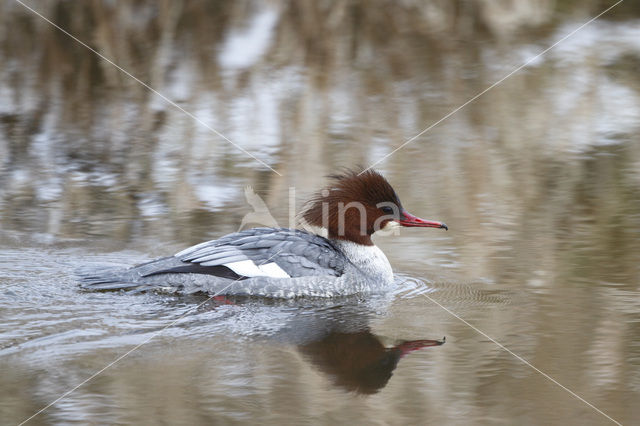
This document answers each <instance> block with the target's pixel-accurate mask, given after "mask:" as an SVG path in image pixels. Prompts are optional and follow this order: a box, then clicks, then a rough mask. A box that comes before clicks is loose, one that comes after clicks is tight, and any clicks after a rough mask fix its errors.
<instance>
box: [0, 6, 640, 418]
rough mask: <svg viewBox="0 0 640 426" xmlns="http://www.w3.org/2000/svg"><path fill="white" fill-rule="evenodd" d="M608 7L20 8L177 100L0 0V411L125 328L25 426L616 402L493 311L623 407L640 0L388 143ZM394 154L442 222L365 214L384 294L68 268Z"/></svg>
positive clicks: (14, 410) (633, 347)
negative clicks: (383, 231) (107, 278)
mask: <svg viewBox="0 0 640 426" xmlns="http://www.w3.org/2000/svg"><path fill="white" fill-rule="evenodd" d="M507 3H508V2H507ZM609 4H612V3H606V2H605V3H603V4H600V2H589V3H585V2H570V1H559V2H547V1H538V0H530V1H526V2H513V3H512V5H511V6H512V7H506V6H505V7H502V8H498V7H497V6H492V3H490V2H463V3H460V4H457V3H450V2H442V4H440V3H437V2H433V3H429V4H428V5H422V4H421V3H420V4H419V3H415V4H414V3H412V2H403V3H402V5H400V6H396V7H394V8H389V7H387V6H388V5H386V4H382V3H381V4H380V5H378V7H372V6H371V5H370V4H368V3H364V2H343V3H335V4H334V3H331V2H311V3H308V4H306V3H304V4H303V3H298V2H291V3H288V2H280V1H273V2H268V3H259V2H255V3H254V2H207V3H205V2H202V3H201V2H184V3H183V2H166V3H160V4H157V3H156V2H135V3H122V4H121V3H118V4H117V5H116V4H113V3H111V2H91V3H85V2H60V1H49V2H44V3H34V4H33V6H34V7H37V8H38V11H39V12H41V13H42V14H43V15H44V16H46V17H47V18H49V19H51V20H53V21H55V22H56V23H58V24H59V25H61V26H63V27H64V28H65V29H67V30H68V31H70V32H71V33H73V34H74V35H75V36H77V37H78V38H80V39H81V40H83V41H86V42H87V43H89V44H90V45H91V46H92V47H94V48H95V49H97V50H98V51H99V52H100V53H102V54H103V55H105V56H107V57H109V58H110V59H111V60H113V61H114V62H115V63H117V64H118V65H120V66H122V67H123V68H125V69H126V70H127V71H129V72H131V73H132V74H133V75H135V76H136V77H138V78H140V79H141V80H142V81H144V82H146V83H148V84H149V85H150V86H152V87H153V88H155V89H156V90H158V91H159V92H161V93H162V94H163V95H165V96H166V97H167V98H169V99H170V100H171V101H172V102H174V103H175V105H172V104H170V103H167V102H166V101H165V100H163V99H162V98H160V97H158V96H157V95H155V94H153V93H151V92H150V91H149V90H147V89H145V88H144V87H142V86H141V85H139V84H138V83H136V82H135V81H134V80H132V79H131V78H130V77H128V76H126V75H124V74H123V73H121V72H120V71H118V70H117V69H116V68H114V67H113V65H111V64H109V63H107V62H105V61H103V60H101V59H100V58H98V57H97V56H96V55H95V54H93V53H91V52H90V51H88V50H87V49H86V48H85V47H83V46H81V45H80V44H78V43H76V42H74V41H73V40H71V39H70V38H69V37H68V36H66V35H64V34H62V33H61V32H60V31H58V30H56V29H55V28H53V27H52V26H50V25H49V24H47V23H46V22H44V21H43V20H42V19H40V18H38V17H37V16H35V15H33V14H32V13H31V12H29V11H28V10H26V9H24V8H23V7H22V6H20V5H19V4H17V3H14V2H4V3H2V4H0V64H1V65H0V271H2V273H1V275H0V323H1V324H2V327H0V371H2V373H1V374H0V418H2V419H3V421H2V422H3V424H5V423H6V424H18V423H20V422H22V421H23V420H25V419H27V418H29V417H30V416H31V415H33V414H34V413H36V412H37V411H38V410H39V409H40V408H42V407H44V406H46V405H47V404H49V403H50V402H52V401H54V400H56V399H57V398H58V397H60V396H61V395H63V394H64V393H65V392H68V391H69V390H71V389H73V388H74V387H75V386H77V385H78V384H80V383H82V382H83V381H84V380H86V379H87V378H89V377H91V376H92V375H93V374H94V373H96V372H98V371H99V370H101V369H102V368H104V367H105V366H107V365H109V364H110V363H111V362H113V361H114V360H116V359H117V358H118V357H120V356H121V355H124V354H126V353H127V352H128V351H130V350H131V349H134V348H135V347H136V346H137V345H140V344H142V346H141V347H139V348H138V349H136V350H135V351H133V352H132V353H131V354H129V355H127V356H126V357H125V358H123V359H122V360H121V361H119V362H117V363H116V364H114V365H113V366H111V367H109V368H108V369H107V370H105V371H104V372H102V373H101V374H99V375H97V376H96V377H95V378H93V379H92V380H90V381H88V382H87V383H85V384H84V385H83V386H81V387H79V388H78V389H77V390H75V391H74V392H72V393H70V394H68V395H67V396H66V397H65V398H64V399H62V400H60V401H58V402H56V403H55V404H54V405H52V406H51V407H49V408H48V409H47V410H45V411H44V412H42V413H41V414H39V415H38V416H37V417H34V418H33V419H32V420H30V422H29V424H69V423H78V424H84V423H112V424H113V423H115V424H139V423H162V422H165V423H170V424H186V425H193V424H211V423H216V424H227V423H235V422H247V423H249V422H250V423H255V422H256V421H260V422H263V423H265V424H276V423H277V424H280V423H282V422H284V421H286V422H294V423H308V422H313V423H329V422H336V423H347V422H352V423H354V424H358V423H367V424H371V423H375V424H378V423H379V424H441V423H444V424H470V423H478V424H496V423H502V424H607V423H610V421H609V420H608V419H607V418H606V417H605V416H603V415H602V414H600V413H598V412H597V411H596V410H594V409H593V408H591V407H589V406H588V405H587V404H585V403H584V402H582V401H580V400H578V399H576V398H575V397H574V396H572V395H571V394H570V393H568V392H567V391H566V390H564V389H562V388H561V387H559V386H558V385H556V384H554V383H553V382H551V381H549V380H548V379H547V378H545V377H544V376H542V375H541V374H539V373H538V372H536V371H535V370H534V369H532V368H531V367H529V366H527V365H525V364H524V363H523V362H521V361H520V360H518V359H517V358H515V357H514V356H512V355H511V354H509V353H507V352H506V351H504V350H503V349H501V348H500V347H499V346H498V345H496V344H495V343H494V342H493V341H492V340H490V339H489V338H487V336H490V337H491V339H495V340H496V341H498V342H500V343H502V344H503V345H505V346H506V347H507V348H509V349H510V350H511V351H513V352H514V353H516V354H517V355H519V356H521V357H522V358H524V359H526V360H527V361H528V362H530V363H531V364H532V365H534V366H535V367H536V368H538V369H540V370H541V371H543V372H545V373H546V374H548V375H549V376H551V377H553V378H554V379H555V380H557V381H558V382H559V383H561V384H562V385H563V386H566V387H567V388H568V389H571V390H572V391H573V392H575V393H576V394H578V395H580V396H581V397H582V398H584V399H585V400H587V401H588V402H589V403H591V404H593V405H594V406H595V407H597V408H598V409H600V410H602V411H603V412H604V413H606V414H607V415H609V416H611V417H612V418H614V419H616V420H617V421H620V422H622V423H624V424H633V423H634V420H635V419H638V418H640V412H639V410H640V409H639V408H638V407H639V405H638V403H637V402H638V401H639V400H640V368H639V367H640V345H639V344H638V342H640V329H639V328H638V323H639V318H638V312H640V297H639V287H638V286H639V284H640V140H638V134H640V79H639V77H638V76H639V75H640V74H638V72H637V70H638V68H639V66H640V42H639V40H640V10H638V8H637V6H636V5H635V4H633V2H624V3H622V4H621V5H619V6H617V7H616V8H614V9H613V10H612V11H611V12H610V13H608V14H607V15H605V16H604V17H603V18H601V19H599V20H597V21H596V22H594V23H593V24H590V25H589V26H587V27H585V28H583V29H582V30H580V31H579V32H578V33H576V34H575V36H572V37H571V38H569V39H567V40H565V41H563V42H561V43H560V44H559V45H558V46H557V48H554V49H553V50H551V51H549V52H548V53H547V54H545V55H543V56H542V57H540V58H538V59H536V60H535V61H533V62H531V63H530V64H529V65H527V66H526V67H524V68H523V69H522V70H520V71H519V72H518V73H516V74H514V75H513V76H512V77H510V78H509V79H507V80H505V81H504V82H503V83H501V84H500V85H499V86H497V87H495V88H494V89H492V90H490V91H489V92H487V93H486V94H484V95H483V96H482V97H480V98H478V99H477V100H476V101H474V102H472V103H470V104H469V105H467V106H466V107H464V108H463V109H461V110H459V111H458V112H456V113H455V114H454V115H452V116H451V117H449V118H447V119H446V120H444V121H442V122H441V123H439V124H438V125H437V126H435V127H433V128H432V129H430V130H429V131H428V132H426V133H424V134H423V135H421V136H420V137H418V138H416V139H415V140H413V141H412V142H411V143H409V144H407V145H406V146H405V147H403V148H402V149H400V150H398V151H397V152H395V153H393V155H390V156H389V157H387V158H385V156H386V155H387V154H391V153H392V152H393V150H394V149H395V148H397V147H399V146H400V145H401V144H403V143H404V142H405V141H407V140H408V139H410V138H412V137H413V136H415V135H417V134H419V133H420V132H421V131H422V130H424V129H425V128H427V127H428V126H430V125H431V124H433V123H436V122H437V121H438V120H440V119H441V118H442V117H444V116H445V115H447V114H448V113H449V112H451V111H453V110H454V109H455V108H457V107H459V106H460V105H462V104H464V103H465V102H466V101H467V100H469V99H471V98H472V97H473V96H475V95H476V94H478V93H480V92H481V91H482V90H484V89H485V88H487V87H489V86H490V85H491V84H493V83H494V82H496V81H498V80H499V79H500V78H502V77H504V76H505V75H507V74H508V73H509V72H511V71H513V70H514V69H515V68H517V67H518V66H520V65H521V64H522V63H524V62H525V61H526V60H528V59H529V58H531V57H533V56H534V55H536V54H538V53H539V52H541V51H542V50H544V49H545V48H546V47H548V46H550V45H552V44H553V43H554V42H556V41H558V40H560V39H561V38H562V37H564V36H565V35H566V34H568V33H569V32H571V31H572V30H574V29H576V28H578V26H579V25H581V24H582V23H584V22H586V21H587V20H588V19H590V17H592V16H595V15H596V14H598V13H599V12H600V11H602V10H604V8H606V6H607V5H609ZM385 5H386V6H385ZM176 105H177V106H178V107H179V108H176ZM180 108H183V109H184V110H186V111H189V112H190V113H192V114H193V115H195V116H196V117H197V118H198V120H200V121H201V123H199V122H197V121H195V120H194V119H193V118H192V117H190V116H188V115H185V113H184V112H183V111H182V110H181V109H180ZM202 123H204V124H205V125H206V126H209V127H212V128H214V129H216V130H217V131H219V132H220V133H222V134H224V135H225V136H226V137H227V138H228V139H229V140H231V141H232V142H233V144H232V143H230V142H229V141H227V140H225V139H223V138H221V137H220V136H219V135H216V134H215V133H213V132H211V131H210V130H209V129H207V127H205V126H203V125H202ZM234 144H236V145H237V146H240V147H242V148H243V149H244V150H246V151H248V152H249V153H250V154H251V155H252V156H254V157H255V158H252V157H251V156H249V155H247V154H246V153H245V152H243V151H242V150H240V149H238V147H237V146H234ZM383 158H384V161H382V162H380V163H379V164H377V166H376V167H377V168H378V169H379V170H380V171H381V172H383V173H384V174H385V175H386V176H387V177H388V179H389V180H390V181H391V183H392V184H393V185H394V187H395V189H396V190H397V192H398V194H399V195H400V198H401V200H402V202H403V204H404V206H405V207H406V208H407V209H408V210H409V211H411V212H413V213H414V214H416V215H418V216H420V217H425V218H429V219H435V220H442V221H445V222H446V223H447V224H448V225H449V228H450V230H449V232H443V231H439V230H433V229H408V230H403V231H402V232H401V235H399V236H391V237H384V238H380V239H378V240H377V242H378V244H379V245H380V246H381V248H382V249H383V250H384V251H385V253H387V255H388V257H389V259H390V261H391V263H392V265H393V266H394V269H395V270H396V271H397V272H398V274H397V279H396V285H395V286H394V287H393V288H391V289H390V291H389V293H388V294H385V295H382V296H376V297H370V296H369V297H366V296H363V297H356V298H349V299H340V300H296V301H267V300H255V299H221V298H216V299H215V300H207V298H206V297H188V298H186V297H178V296H171V295H161V294H149V293H142V294H134V293H119V292H112V293H109V292H107V293H92V292H84V291H81V290H80V289H79V288H78V285H77V283H76V281H75V279H74V277H73V270H74V269H75V268H76V267H78V266H80V265H82V264H85V263H87V262H110V263H117V264H127V265H128V264H135V263H138V262H142V261H146V260H148V259H152V258H155V257H160V256H165V255H169V254H172V253H175V252H177V251H179V250H181V249H183V248H185V247H187V246H188V245H190V244H195V243H198V242H201V241H204V240H207V239H212V238H217V237H219V236H221V235H224V234H225V233H228V232H233V231H235V230H237V229H238V228H239V226H240V225H241V224H242V223H243V218H244V219H247V220H248V219H251V220H257V219H256V216H245V215H247V214H248V213H251V212H252V211H253V209H252V207H251V206H250V205H249V204H248V203H247V200H246V199H245V190H244V189H245V187H246V186H251V187H252V188H253V190H255V192H256V193H257V194H258V195H259V196H260V197H261V198H262V199H263V200H264V202H265V204H266V206H267V207H268V208H269V212H270V215H271V216H268V217H266V219H265V217H264V216H262V217H261V218H260V220H261V221H263V222H264V220H268V221H274V223H275V222H277V223H279V224H280V225H285V226H286V225H287V224H288V223H289V218H290V217H291V216H292V215H293V214H294V213H295V212H296V211H298V210H299V209H300V206H301V205H302V202H303V200H304V199H305V197H306V196H308V195H309V194H310V193H311V192H312V191H313V190H315V189H317V188H318V187H319V186H321V185H322V184H323V183H324V178H323V176H324V175H326V174H328V173H331V172H333V171H335V170H336V169H337V168H338V167H355V166H356V165H363V166H367V165H370V164H372V163H374V162H377V161H379V160H381V159H383ZM256 159H258V160H260V161H261V162H263V163H264V164H263V163H261V162H260V161H257V160H256ZM265 164H266V165H268V166H269V167H271V168H273V169H274V170H276V171H277V172H278V173H279V174H280V175H278V174H276V173H274V172H273V171H272V170H270V169H269V168H268V167H266V166H265ZM245 222H246V220H245ZM247 225H248V226H250V225H251V223H249V224H247ZM445 308H446V309H445ZM454 314H455V315H454ZM457 316H458V317H459V318H458V317H457ZM460 318H462V319H463V320H465V321H467V322H468V323H469V324H471V325H473V326H474V327H476V328H477V329H479V330H481V331H482V332H484V333H485V334H486V335H484V334H482V333H479V332H478V331H477V330H474V329H473V328H471V327H470V326H469V325H468V324H466V323H464V322H463V321H462V320H461V319H460ZM443 336H446V343H445V344H443V345H437V343H439V342H440V341H441V339H442V337H443Z"/></svg>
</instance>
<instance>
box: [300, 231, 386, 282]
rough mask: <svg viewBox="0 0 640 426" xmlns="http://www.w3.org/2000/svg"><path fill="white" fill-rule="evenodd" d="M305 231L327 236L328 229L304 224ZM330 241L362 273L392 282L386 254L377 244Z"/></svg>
mask: <svg viewBox="0 0 640 426" xmlns="http://www.w3.org/2000/svg"><path fill="white" fill-rule="evenodd" d="M304 229H305V230H306V231H307V232H312V233H314V234H316V235H319V236H321V237H324V238H328V236H329V231H328V230H327V228H324V227H322V226H313V225H305V226H304ZM331 241H332V242H333V243H334V244H335V245H336V247H338V248H339V249H340V251H342V253H344V255H345V256H346V257H347V259H349V261H350V262H351V263H353V264H354V265H355V266H356V267H357V268H358V269H360V271H362V273H364V274H365V275H367V276H368V277H369V278H371V279H374V280H379V281H382V282H383V283H390V282H393V270H392V269H391V264H390V263H389V259H387V256H385V254H384V253H383V252H382V250H380V249H379V248H378V246H376V245H375V244H374V245H370V246H365V245H363V244H358V243H354V242H353V241H348V240H334V239H331Z"/></svg>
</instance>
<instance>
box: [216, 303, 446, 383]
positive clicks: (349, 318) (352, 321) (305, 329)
mask: <svg viewBox="0 0 640 426" xmlns="http://www.w3.org/2000/svg"><path fill="white" fill-rule="evenodd" d="M238 301H239V300H238V299H237V298H235V299H234V300H233V301H232V302H229V300H228V299H227V298H225V299H224V300H218V303H224V304H228V303H233V304H236V303H238ZM389 302H390V301H389V300H371V299H369V300H367V301H363V300H342V301H340V302H335V301H332V302H325V301H323V302H318V304H314V303H312V302H311V303H309V302H308V301H307V302H305V303H306V304H305V306H300V305H297V304H296V303H295V302H283V303H282V304H280V303H278V302H273V301H262V302H260V304H261V305H262V307H265V305H269V306H270V308H275V309H276V312H272V314H273V315H281V314H282V313H284V312H286V313H287V314H288V315H287V320H286V321H284V323H283V324H282V326H281V327H280V328H279V329H278V331H276V332H275V333H274V334H272V335H271V336H270V338H269V340H271V341H278V342H279V343H282V344H286V345H294V346H295V347H296V348H297V349H298V350H299V351H300V353H301V354H303V356H304V359H306V360H307V361H308V362H309V363H310V365H312V366H313V367H314V368H316V369H318V370H320V371H321V372H322V373H324V374H325V375H327V376H328V377H329V378H330V380H331V381H332V382H333V383H334V384H335V385H336V386H338V387H340V388H342V389H344V390H347V391H349V392H357V393H361V394H373V393H376V392H378V391H379V390H380V389H382V388H383V387H385V386H386V385H387V383H388V382H389V379H390V378H391V376H392V374H393V371H394V370H395V369H396V367H397V366H398V363H399V361H400V359H402V358H403V357H404V356H405V355H407V354H408V353H410V352H413V351H416V350H419V349H423V348H428V347H432V346H440V345H442V344H443V343H444V342H445V339H444V338H443V339H442V340H431V339H426V340H403V341H395V342H394V343H393V344H391V345H385V343H384V342H385V341H386V340H388V339H385V338H384V337H380V336H377V335H375V334H374V333H372V331H371V327H370V322H371V319H372V318H373V317H375V316H376V314H375V313H376V312H377V313H379V312H380V311H384V310H386V307H387V306H388V304H389ZM378 317H379V316H378Z"/></svg>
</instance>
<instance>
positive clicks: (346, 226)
mask: <svg viewBox="0 0 640 426" xmlns="http://www.w3.org/2000/svg"><path fill="white" fill-rule="evenodd" d="M328 177H329V179H330V180H331V182H330V183H329V185H327V186H326V187H325V188H324V189H322V190H321V191H319V192H318V193H316V194H315V195H314V196H313V197H312V198H311V200H310V201H309V202H308V203H307V205H306V206H305V208H304V210H303V212H302V214H301V216H302V219H303V221H304V222H305V223H306V224H309V225H312V226H315V227H322V228H326V229H327V231H328V236H329V238H332V239H347V240H351V241H355V242H357V243H360V244H365V245H371V244H373V242H372V241H371V234H373V233H374V232H376V231H378V230H380V229H381V228H383V227H384V226H385V224H386V223H387V222H389V221H390V220H394V219H399V214H400V212H401V211H402V205H401V204H400V200H399V199H398V196H397V195H396V193H395V191H394V190H393V188H392V187H391V185H390V184H389V182H387V180H386V179H385V178H384V177H383V176H382V175H381V174H380V173H378V172H376V171H374V170H367V171H365V172H364V173H362V174H360V175H358V172H357V171H354V170H345V171H344V172H342V173H338V174H333V175H329V176H328ZM385 206H386V207H391V208H392V210H393V211H392V212H390V211H383V210H382V209H383V207H385ZM387 210H388V209H387ZM382 216H386V217H385V218H382V219H381V220H378V219H379V218H381V217H382Z"/></svg>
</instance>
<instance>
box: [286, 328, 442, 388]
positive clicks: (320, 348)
mask: <svg viewBox="0 0 640 426" xmlns="http://www.w3.org/2000/svg"><path fill="white" fill-rule="evenodd" d="M444 341H445V339H444V338H443V339H442V340H408V341H403V342H400V343H398V344H396V345H395V346H392V347H385V346H384V345H383V344H382V342H381V340H380V339H379V338H378V337H376V336H375V335H374V334H372V333H371V332H370V331H369V330H363V331H359V332H354V333H341V332H339V331H332V332H330V333H328V334H327V335H326V336H325V337H323V338H322V339H320V340H316V341H314V342H310V343H308V344H305V345H299V346H298V349H299V350H300V352H301V353H303V354H304V355H305V356H306V358H307V359H308V360H309V361H310V362H311V363H312V364H313V365H314V366H315V367H316V368H318V369H319V370H320V371H322V372H323V373H325V374H327V375H328V376H330V377H331V378H332V379H333V382H334V383H335V384H336V385H337V386H340V387H341V388H343V389H345V390H348V391H353V392H357V393H362V394H373V393H376V392H378V391H379V390H380V389H382V388H383V387H385V386H386V385H387V382H388V381H389V379H390V378H391V375H392V374H393V370H395V368H396V366H397V365H398V361H400V359H401V358H402V357H403V356H405V355H406V354H408V353H409V352H412V351H415V350H418V349H422V348H427V347H430V346H439V345H442V344H443V343H444Z"/></svg>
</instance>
